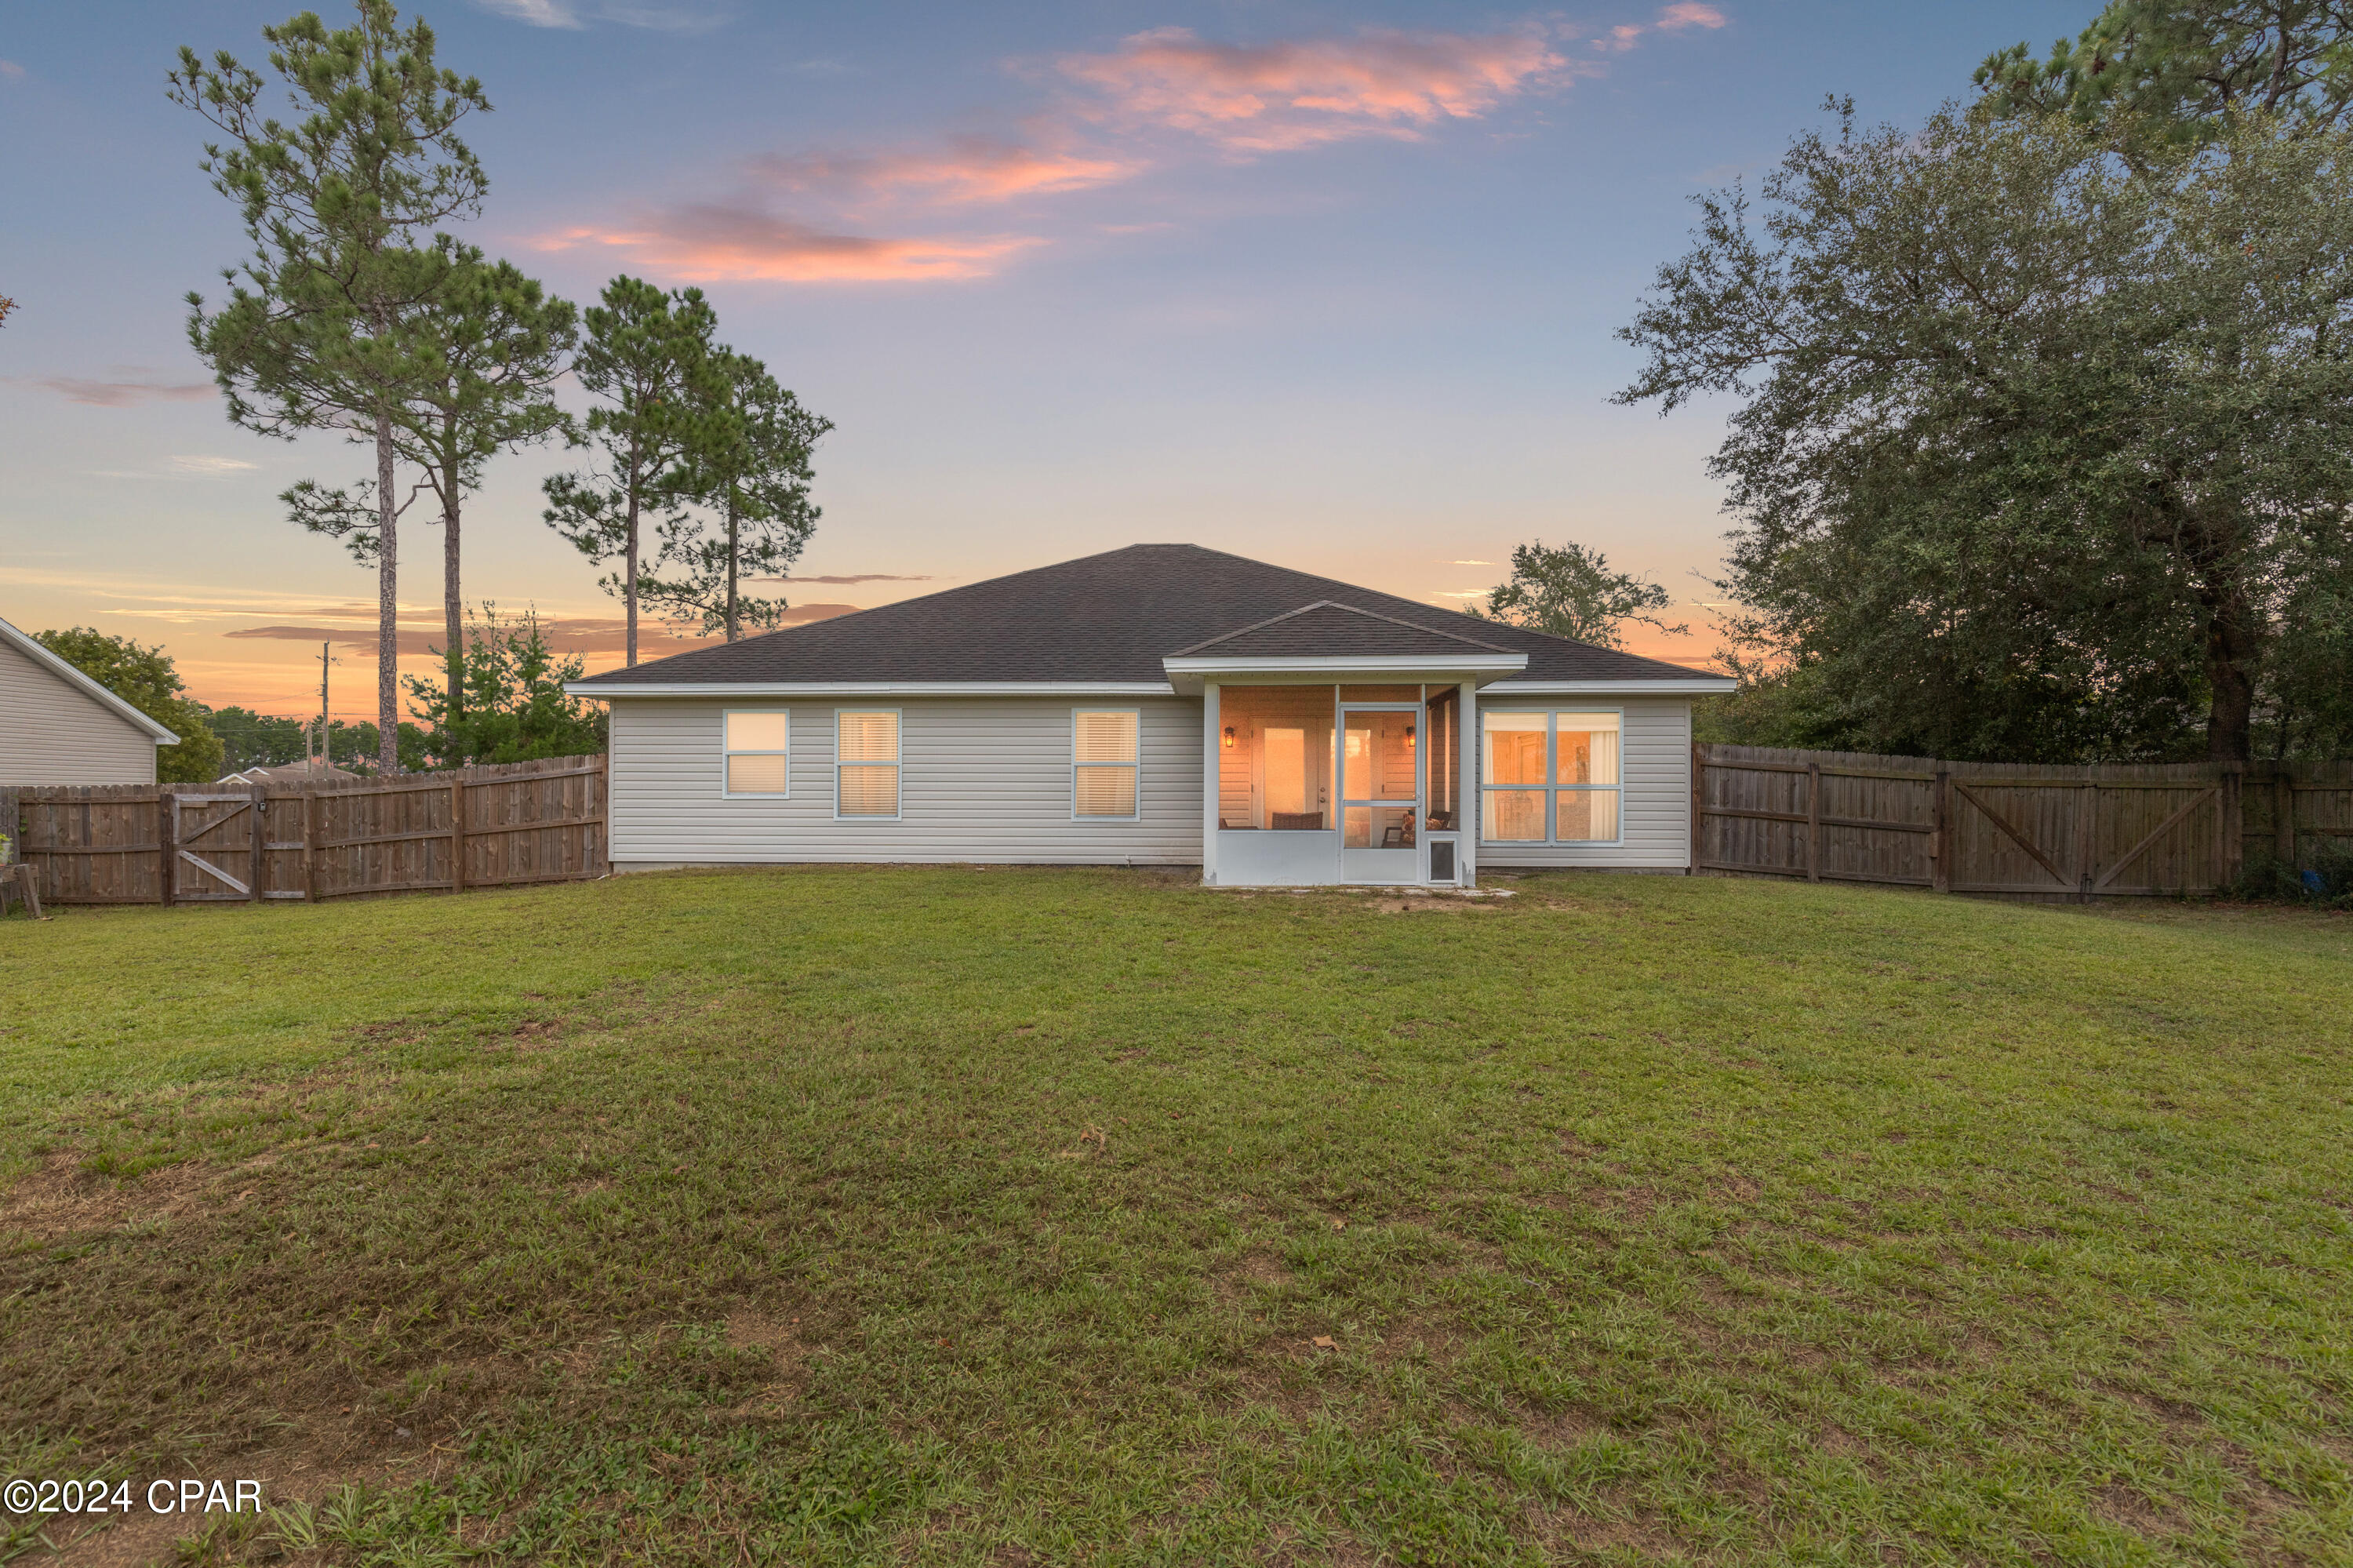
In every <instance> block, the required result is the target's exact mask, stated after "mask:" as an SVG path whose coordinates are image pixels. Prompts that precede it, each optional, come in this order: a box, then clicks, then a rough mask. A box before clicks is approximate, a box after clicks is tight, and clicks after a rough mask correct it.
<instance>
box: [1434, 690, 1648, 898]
mask: <svg viewBox="0 0 2353 1568" xmlns="http://www.w3.org/2000/svg"><path fill="white" fill-rule="evenodd" d="M1489 705H1490V699H1488V698H1487V697H1485V696H1484V695H1483V694H1482V697H1481V699H1480V703H1479V706H1480V708H1481V710H1482V712H1483V711H1484V710H1485V709H1486V708H1487V707H1488V706H1489ZM1577 705H1590V706H1593V707H1597V708H1622V709H1624V710H1625V714H1626V719H1625V726H1626V727H1625V731H1624V735H1623V744H1622V747H1621V751H1620V758H1619V766H1620V768H1621V769H1622V777H1623V778H1624V780H1625V793H1624V795H1623V797H1622V798H1621V800H1620V812H1621V813H1622V816H1623V822H1622V832H1621V834H1620V837H1621V839H1622V841H1623V842H1619V843H1614V844H1504V843H1488V842H1483V841H1482V842H1481V843H1480V845H1479V864H1480V866H1481V868H1482V869H1486V868H1490V867H1493V868H1497V869H1501V870H1505V871H1509V870H1512V869H1514V868H1517V867H1522V866H1526V867H1536V866H1579V865H1589V866H1605V867H1615V868H1618V869H1620V870H1673V871H1681V870H1683V869H1685V868H1686V867H1688V866H1689V865H1690V864H1691V700H1690V699H1689V698H1687V697H1594V698H1591V699H1583V698H1577V697H1526V698H1510V697H1502V696H1498V697H1496V698H1493V706H1495V707H1498V708H1510V707H1524V706H1525V707H1535V706H1546V707H1573V706H1577ZM1481 750H1482V755H1483V754H1484V747H1482V748H1481ZM1477 820H1478V818H1477V817H1476V816H1475V815H1474V816H1473V818H1472V821H1477Z"/></svg>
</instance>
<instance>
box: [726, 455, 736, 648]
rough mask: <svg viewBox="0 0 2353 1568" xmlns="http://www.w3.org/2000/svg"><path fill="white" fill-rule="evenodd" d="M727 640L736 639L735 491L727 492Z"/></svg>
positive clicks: (731, 489)
mask: <svg viewBox="0 0 2353 1568" xmlns="http://www.w3.org/2000/svg"><path fill="white" fill-rule="evenodd" d="M727 641H730V642H733V641H735V492H734V490H733V488H732V487H731V488H730V489H729V490H728V492H727Z"/></svg>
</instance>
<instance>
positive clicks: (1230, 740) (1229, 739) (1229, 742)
mask: <svg viewBox="0 0 2353 1568" xmlns="http://www.w3.org/2000/svg"><path fill="white" fill-rule="evenodd" d="M1233 748H1234V726H1231V725H1228V726H1226V749H1227V750H1228V751H1231V750H1232V749H1233Z"/></svg>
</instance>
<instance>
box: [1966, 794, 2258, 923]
mask: <svg viewBox="0 0 2353 1568" xmlns="http://www.w3.org/2000/svg"><path fill="white" fill-rule="evenodd" d="M1947 787H1948V788H1949V789H1951V791H1952V795H1951V806H1950V811H1951V819H1952V828H1951V841H1950V842H1952V844H1953V848H1954V855H1953V863H1952V866H1951V871H1950V875H1951V879H1952V881H1951V886H1952V889H1953V891H1954V892H1956V893H2024V894H2039V895H2044V896H2046V897H2047V896H2051V895H2061V896H2065V895H2073V896H2075V897H2077V898H2080V899H2090V898H2096V897H2099V896H2101V895H2104V894H2119V893H2126V894H2164V893H2189V892H2206V891H2208V890H2210V889H2211V888H2213V887H2215V886H2216V885H2220V884H2221V882H2223V881H2225V880H2227V878H2226V877H2225V875H2224V874H2223V868H2222V865H2221V859H2220V854H2221V849H2222V837H2223V824H2222V788H2221V785H2220V784H2219V783H2215V782H2211V781H2209V780H2207V779H2195V780H2191V779H2179V780H2175V779H2165V780H2147V779H2099V780H2094V779H2053V778H2050V777H2047V776H2045V777H2039V778H2037V777H2029V778H2010V779H2001V778H1992V779H1988V778H1983V777H1978V778H1971V777H1968V776H1967V775H1965V774H1961V773H1958V772H1955V773H1953V774H1951V775H1949V776H1948V785H1947Z"/></svg>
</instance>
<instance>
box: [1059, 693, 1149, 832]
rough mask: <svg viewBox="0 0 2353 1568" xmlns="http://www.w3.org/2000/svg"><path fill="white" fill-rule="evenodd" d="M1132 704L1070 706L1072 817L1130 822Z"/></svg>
mask: <svg viewBox="0 0 2353 1568" xmlns="http://www.w3.org/2000/svg"><path fill="white" fill-rule="evenodd" d="M1142 727H1143V714H1142V713H1141V712H1140V711H1139V710H1137V709H1135V708H1072V709H1071V817H1072V818H1073V819H1074V820H1075V819H1078V818H1082V817H1083V818H1086V819H1088V820H1090V821H1100V820H1103V819H1105V818H1109V819H1113V820H1124V821H1134V820H1135V813H1136V797H1137V794H1138V790H1137V788H1136V778H1137V767H1136V758H1137V747H1138V744H1139V742H1138V732H1139V731H1140V730H1141V729H1142Z"/></svg>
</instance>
